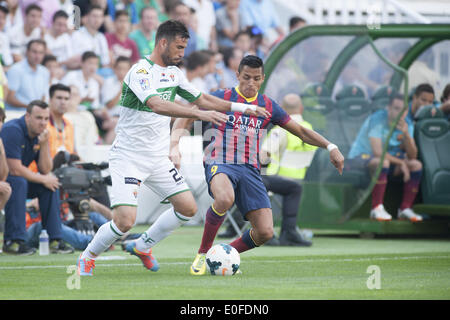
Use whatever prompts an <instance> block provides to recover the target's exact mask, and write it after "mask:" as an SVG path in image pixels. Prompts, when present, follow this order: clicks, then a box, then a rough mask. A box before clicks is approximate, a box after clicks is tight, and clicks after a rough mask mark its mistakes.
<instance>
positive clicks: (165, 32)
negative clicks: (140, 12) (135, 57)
mask: <svg viewBox="0 0 450 320" xmlns="http://www.w3.org/2000/svg"><path fill="white" fill-rule="evenodd" d="M178 36H180V37H181V38H183V39H189V38H190V35H189V31H188V29H187V28H186V26H185V25H184V23H182V22H181V21H178V20H167V21H165V22H163V23H161V24H160V25H159V27H158V30H156V36H155V43H158V42H159V41H160V40H161V39H167V41H168V42H172V41H173V40H175V38H176V37H178Z"/></svg>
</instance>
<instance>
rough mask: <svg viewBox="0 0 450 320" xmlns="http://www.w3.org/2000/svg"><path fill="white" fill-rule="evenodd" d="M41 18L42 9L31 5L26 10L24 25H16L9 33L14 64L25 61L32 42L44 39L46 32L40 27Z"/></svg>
mask: <svg viewBox="0 0 450 320" xmlns="http://www.w3.org/2000/svg"><path fill="white" fill-rule="evenodd" d="M41 18H42V9H41V7H39V6H38V5H35V4H30V5H29V6H28V7H27V9H26V10H25V17H24V23H23V25H15V26H14V27H12V28H11V29H10V30H9V31H8V37H9V43H10V46H11V53H12V55H13V59H14V62H19V61H21V60H22V59H23V57H24V55H25V52H26V47H27V44H28V43H29V41H30V40H33V39H43V38H44V34H45V31H44V29H43V28H42V27H41V26H40V25H41Z"/></svg>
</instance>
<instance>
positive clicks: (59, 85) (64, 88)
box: [48, 83, 70, 98]
mask: <svg viewBox="0 0 450 320" xmlns="http://www.w3.org/2000/svg"><path fill="white" fill-rule="evenodd" d="M56 91H67V92H68V93H69V94H70V87H69V86H66V85H65V84H62V83H55V84H52V85H51V86H50V89H49V90H48V92H49V94H50V98H53V96H54V95H55V92H56Z"/></svg>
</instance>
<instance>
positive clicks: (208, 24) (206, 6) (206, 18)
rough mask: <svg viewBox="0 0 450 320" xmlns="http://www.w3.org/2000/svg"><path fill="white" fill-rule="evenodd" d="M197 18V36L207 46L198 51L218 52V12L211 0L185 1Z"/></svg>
mask: <svg viewBox="0 0 450 320" xmlns="http://www.w3.org/2000/svg"><path fill="white" fill-rule="evenodd" d="M183 2H184V3H185V4H186V5H187V6H188V7H190V8H192V9H193V10H195V16H196V17H197V35H198V37H199V38H201V39H202V40H203V42H204V44H205V47H203V48H198V49H211V50H217V48H218V47H217V31H216V12H215V11H214V6H213V4H212V2H211V0H183Z"/></svg>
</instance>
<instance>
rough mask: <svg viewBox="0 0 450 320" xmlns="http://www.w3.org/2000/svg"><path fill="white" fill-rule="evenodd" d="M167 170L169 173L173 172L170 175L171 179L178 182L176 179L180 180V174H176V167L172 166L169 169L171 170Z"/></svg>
mask: <svg viewBox="0 0 450 320" xmlns="http://www.w3.org/2000/svg"><path fill="white" fill-rule="evenodd" d="M169 172H170V173H172V172H173V173H174V174H173V175H172V177H173V180H175V182H178V181H180V180H181V179H183V177H181V176H178V174H179V173H178V171H177V169H175V168H173V169H171V170H169Z"/></svg>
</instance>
